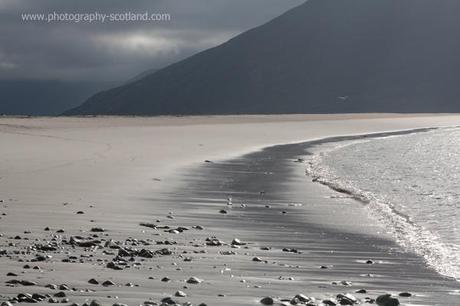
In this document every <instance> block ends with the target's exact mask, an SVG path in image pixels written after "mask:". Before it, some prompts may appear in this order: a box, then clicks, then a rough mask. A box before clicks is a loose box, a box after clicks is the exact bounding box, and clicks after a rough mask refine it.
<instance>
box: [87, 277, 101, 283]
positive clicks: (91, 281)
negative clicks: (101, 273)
mask: <svg viewBox="0 0 460 306" xmlns="http://www.w3.org/2000/svg"><path fill="white" fill-rule="evenodd" d="M88 283H90V284H93V285H99V282H98V281H97V280H95V279H94V278H92V279H90V280H89V281H88Z"/></svg>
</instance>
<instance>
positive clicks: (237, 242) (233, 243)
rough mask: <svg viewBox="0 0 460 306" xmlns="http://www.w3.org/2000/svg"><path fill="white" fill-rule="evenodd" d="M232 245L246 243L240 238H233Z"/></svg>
mask: <svg viewBox="0 0 460 306" xmlns="http://www.w3.org/2000/svg"><path fill="white" fill-rule="evenodd" d="M232 245H246V243H243V242H241V240H240V239H238V238H235V239H233V240H232Z"/></svg>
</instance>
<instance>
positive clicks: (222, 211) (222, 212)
mask: <svg viewBox="0 0 460 306" xmlns="http://www.w3.org/2000/svg"><path fill="white" fill-rule="evenodd" d="M219 213H221V214H224V215H225V214H228V211H227V210H225V209H221V210H219Z"/></svg>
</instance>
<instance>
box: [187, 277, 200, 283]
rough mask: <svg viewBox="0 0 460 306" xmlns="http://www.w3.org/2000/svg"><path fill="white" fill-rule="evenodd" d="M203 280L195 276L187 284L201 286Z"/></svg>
mask: <svg viewBox="0 0 460 306" xmlns="http://www.w3.org/2000/svg"><path fill="white" fill-rule="evenodd" d="M202 281H203V280H201V279H199V278H197V277H195V276H192V277H190V278H189V279H188V280H187V284H199V283H201V282H202Z"/></svg>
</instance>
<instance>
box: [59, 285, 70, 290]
mask: <svg viewBox="0 0 460 306" xmlns="http://www.w3.org/2000/svg"><path fill="white" fill-rule="evenodd" d="M59 290H70V287H69V286H67V285H66V284H62V285H60V286H59Z"/></svg>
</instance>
